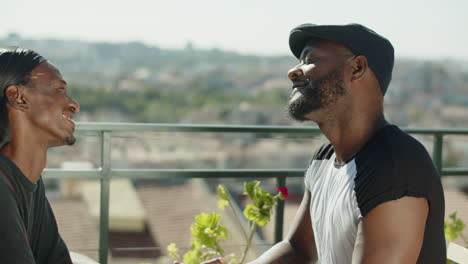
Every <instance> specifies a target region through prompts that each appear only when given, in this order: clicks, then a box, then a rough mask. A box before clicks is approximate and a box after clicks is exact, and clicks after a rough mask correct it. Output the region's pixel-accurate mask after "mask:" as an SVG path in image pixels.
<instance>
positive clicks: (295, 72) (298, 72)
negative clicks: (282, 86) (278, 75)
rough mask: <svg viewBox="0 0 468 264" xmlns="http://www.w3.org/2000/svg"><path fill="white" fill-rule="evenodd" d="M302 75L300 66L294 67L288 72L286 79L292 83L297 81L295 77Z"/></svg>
mask: <svg viewBox="0 0 468 264" xmlns="http://www.w3.org/2000/svg"><path fill="white" fill-rule="evenodd" d="M302 75H304V73H303V72H302V69H301V64H299V65H296V66H294V67H293V68H291V69H290V70H289V71H288V78H289V79H290V80H291V81H294V80H295V79H297V77H300V76H302Z"/></svg>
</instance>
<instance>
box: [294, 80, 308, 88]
mask: <svg viewBox="0 0 468 264" xmlns="http://www.w3.org/2000/svg"><path fill="white" fill-rule="evenodd" d="M310 83H311V81H310V79H309V78H301V79H295V80H294V81H293V86H292V89H294V88H297V87H302V86H308V85H309V84H310Z"/></svg>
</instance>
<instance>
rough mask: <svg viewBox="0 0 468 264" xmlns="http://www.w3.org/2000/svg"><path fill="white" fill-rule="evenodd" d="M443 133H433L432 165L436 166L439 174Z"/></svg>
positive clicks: (440, 171)
mask: <svg viewBox="0 0 468 264" xmlns="http://www.w3.org/2000/svg"><path fill="white" fill-rule="evenodd" d="M443 137H444V135H443V134H440V133H436V134H434V148H433V152H432V159H433V161H434V166H435V167H436V169H437V171H438V172H439V175H442V166H443V165H442V146H443V144H444V143H443V140H444V138H443Z"/></svg>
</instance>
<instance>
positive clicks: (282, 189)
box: [276, 187, 289, 200]
mask: <svg viewBox="0 0 468 264" xmlns="http://www.w3.org/2000/svg"><path fill="white" fill-rule="evenodd" d="M276 191H277V192H280V199H281V200H287V199H289V191H288V187H278V188H276Z"/></svg>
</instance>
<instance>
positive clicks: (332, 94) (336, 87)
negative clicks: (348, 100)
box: [287, 68, 346, 122]
mask: <svg viewBox="0 0 468 264" xmlns="http://www.w3.org/2000/svg"><path fill="white" fill-rule="evenodd" d="M342 76H343V70H342V69H341V68H339V69H336V70H334V71H332V72H330V73H329V74H327V75H325V76H323V77H322V78H320V79H315V80H313V81H310V82H309V84H307V85H305V86H304V87H302V88H298V89H299V91H297V92H299V93H301V96H300V97H299V98H297V99H296V100H294V101H292V102H290V103H289V104H288V109H287V111H288V113H289V116H290V117H291V118H292V119H294V120H296V121H299V122H303V121H306V120H308V119H307V118H306V117H305V116H306V115H307V114H309V113H311V112H313V111H315V110H318V109H322V108H325V107H327V106H329V105H331V104H333V103H335V102H336V101H337V100H338V97H340V96H343V95H344V94H345V93H346V90H345V88H344V82H343V77H342Z"/></svg>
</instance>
